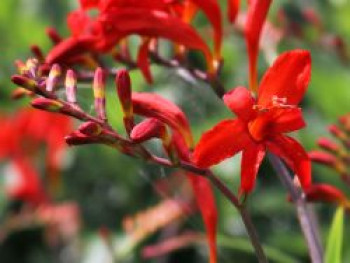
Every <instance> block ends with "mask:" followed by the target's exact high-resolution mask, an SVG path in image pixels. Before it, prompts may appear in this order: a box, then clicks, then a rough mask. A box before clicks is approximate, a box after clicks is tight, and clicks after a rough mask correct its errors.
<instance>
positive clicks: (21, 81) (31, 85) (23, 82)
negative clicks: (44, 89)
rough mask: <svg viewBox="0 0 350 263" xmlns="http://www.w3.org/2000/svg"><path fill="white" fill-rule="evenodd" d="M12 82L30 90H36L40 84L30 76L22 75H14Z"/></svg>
mask: <svg viewBox="0 0 350 263" xmlns="http://www.w3.org/2000/svg"><path fill="white" fill-rule="evenodd" d="M11 80H12V82H13V83H15V84H16V85H18V86H20V87H22V88H25V89H27V90H29V91H33V92H35V90H36V89H38V84H37V82H36V81H35V80H32V79H30V78H28V77H25V76H21V75H14V76H12V78H11Z"/></svg>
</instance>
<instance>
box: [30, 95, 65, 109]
mask: <svg viewBox="0 0 350 263" xmlns="http://www.w3.org/2000/svg"><path fill="white" fill-rule="evenodd" d="M31 105H32V106H33V107H34V108H36V109H39V110H45V111H50V112H60V111H61V110H62V109H63V107H64V105H63V104H62V103H61V102H59V101H56V100H51V99H46V98H36V99H34V100H33V101H32V103H31Z"/></svg>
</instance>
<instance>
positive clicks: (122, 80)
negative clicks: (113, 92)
mask: <svg viewBox="0 0 350 263" xmlns="http://www.w3.org/2000/svg"><path fill="white" fill-rule="evenodd" d="M115 83H116V86H117V92H118V97H119V100H120V103H121V105H122V108H123V111H124V115H125V116H131V115H132V114H133V111H132V103H131V80H130V76H129V72H128V71H127V70H126V69H120V70H118V72H117V76H116V78H115Z"/></svg>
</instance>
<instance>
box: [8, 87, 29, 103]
mask: <svg viewBox="0 0 350 263" xmlns="http://www.w3.org/2000/svg"><path fill="white" fill-rule="evenodd" d="M33 94H34V93H33V92H31V91H29V90H26V89H24V88H17V89H15V90H14V91H13V92H12V94H11V98H12V99H14V100H17V99H20V98H23V97H25V96H32V95H33Z"/></svg>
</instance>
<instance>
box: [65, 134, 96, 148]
mask: <svg viewBox="0 0 350 263" xmlns="http://www.w3.org/2000/svg"><path fill="white" fill-rule="evenodd" d="M64 139H65V141H66V143H67V144H68V145H70V146H72V145H83V144H93V143H99V142H100V139H99V138H98V137H91V136H87V135H85V134H82V133H81V132H73V133H71V134H70V135H68V136H66V137H65V138H64Z"/></svg>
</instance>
